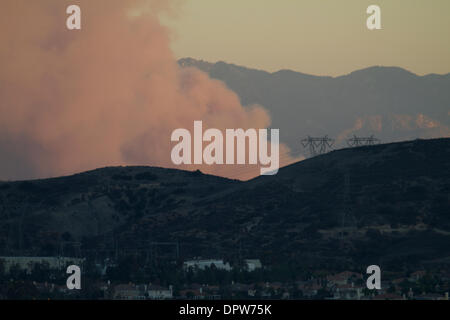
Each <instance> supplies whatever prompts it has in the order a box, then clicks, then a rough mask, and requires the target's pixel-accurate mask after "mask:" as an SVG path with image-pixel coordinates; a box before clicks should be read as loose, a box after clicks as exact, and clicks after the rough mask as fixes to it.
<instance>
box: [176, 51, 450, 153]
mask: <svg viewBox="0 0 450 320" xmlns="http://www.w3.org/2000/svg"><path fill="white" fill-rule="evenodd" d="M179 64H180V65H181V66H183V67H196V68H198V69H200V70H202V71H204V72H206V73H208V74H209V75H210V76H211V77H212V78H215V79H218V80H221V81H223V82H224V83H225V84H226V85H227V86H228V87H229V88H230V89H232V90H233V91H234V92H236V93H237V95H238V96H239V97H240V99H241V101H242V103H243V104H244V105H251V104H260V105H262V106H264V107H265V108H266V109H267V110H268V111H269V112H270V114H271V117H272V127H273V128H279V129H280V139H281V141H282V142H285V143H286V144H288V146H290V148H291V149H292V151H293V152H294V154H298V153H303V154H304V150H302V149H301V145H300V140H301V139H302V138H304V137H306V136H307V135H311V136H324V135H327V134H328V135H329V136H330V137H333V138H335V139H336V140H337V141H336V145H337V146H338V147H342V146H345V145H346V143H345V140H346V138H348V137H351V136H353V134H355V135H358V136H370V135H372V134H373V135H375V136H376V137H377V138H379V139H381V140H382V141H383V142H394V141H403V140H410V139H415V138H438V137H450V74H446V75H437V74H429V75H426V76H418V75H415V74H413V73H411V72H409V71H407V70H404V69H401V68H398V67H378V66H377V67H370V68H367V69H363V70H358V71H355V72H352V73H350V74H348V75H343V76H339V77H324V76H313V75H308V74H303V73H300V72H294V71H291V70H280V71H277V72H274V73H269V72H266V71H261V70H254V69H249V68H245V67H242V66H237V65H234V64H228V63H225V62H217V63H209V62H206V61H199V60H195V59H192V58H185V59H181V60H179Z"/></svg>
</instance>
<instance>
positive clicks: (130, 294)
mask: <svg viewBox="0 0 450 320" xmlns="http://www.w3.org/2000/svg"><path fill="white" fill-rule="evenodd" d="M113 299H114V300H144V299H145V293H144V292H142V290H140V289H139V288H138V287H137V286H136V285H134V284H131V283H130V284H119V285H117V286H115V287H114V295H113Z"/></svg>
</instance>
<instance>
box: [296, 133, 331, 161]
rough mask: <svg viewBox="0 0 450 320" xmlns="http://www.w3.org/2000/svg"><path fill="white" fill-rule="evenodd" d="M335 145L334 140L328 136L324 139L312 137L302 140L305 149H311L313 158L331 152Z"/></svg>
mask: <svg viewBox="0 0 450 320" xmlns="http://www.w3.org/2000/svg"><path fill="white" fill-rule="evenodd" d="M333 144H334V139H331V138H328V135H326V136H324V137H310V136H308V138H306V139H303V140H302V145H303V147H304V148H308V149H309V154H310V155H311V157H315V156H317V155H320V154H324V153H326V152H328V151H330V150H331V148H332V147H333Z"/></svg>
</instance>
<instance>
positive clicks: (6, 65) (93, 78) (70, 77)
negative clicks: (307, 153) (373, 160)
mask: <svg viewBox="0 0 450 320" xmlns="http://www.w3.org/2000/svg"><path fill="white" fill-rule="evenodd" d="M71 4H77V5H79V6H80V7H81V12H82V29H81V30H68V29H67V28H66V19H67V17H68V15H67V14H66V8H67V6H69V5H71ZM170 10H174V8H173V6H172V2H169V1H162V0H145V1H140V0H136V1H134V0H94V1H93V0H81V1H74V0H71V1H65V0H40V1H29V0H2V10H0V34H1V36H0V38H1V41H2V45H1V49H0V70H1V72H0V159H1V160H0V179H24V178H37V177H49V176H58V175H64V174H71V173H75V172H80V171H84V170H89V169H93V168H98V167H102V166H111V165H152V166H162V167H173V165H172V162H171V160H170V150H171V148H172V146H173V145H172V143H171V141H170V136H171V132H172V131H173V130H174V129H176V128H191V127H192V124H193V121H194V120H202V121H203V123H204V124H205V127H213V128H218V129H222V130H225V128H244V129H246V128H265V127H267V126H268V125H269V124H270V117H269V115H268V114H267V113H266V111H265V110H264V109H263V108H261V107H259V106H246V107H243V106H242V105H241V103H240V101H239V98H238V97H237V95H236V94H235V93H233V92H232V91H230V90H229V89H228V88H226V86H225V85H224V84H223V83H221V82H219V81H217V80H212V79H210V78H209V77H208V76H207V75H206V74H204V73H202V72H200V71H199V70H197V69H193V68H180V67H179V66H178V65H177V63H176V59H175V57H174V55H173V53H172V52H171V50H170V47H169V36H168V30H167V29H166V28H165V27H164V26H162V25H161V24H160V22H159V19H158V14H160V13H162V12H163V11H166V12H167V11H170ZM205 27H207V26H205ZM205 129H206V128H205ZM280 150H281V152H283V151H282V150H284V154H288V150H287V149H286V148H285V146H281V149H280ZM291 161H292V159H290V157H285V159H282V161H281V162H282V163H283V164H286V163H288V162H291ZM187 169H195V168H193V167H189V168H187ZM201 169H202V171H206V172H209V173H216V172H217V173H218V174H221V175H224V176H230V177H235V178H237V177H236V176H235V173H236V171H233V169H232V168H231V169H224V168H223V167H221V168H217V167H209V166H204V167H201ZM233 172H235V173H233ZM239 172H241V173H242V174H241V175H240V176H239V177H238V178H249V177H250V176H254V175H257V174H258V172H259V169H258V168H254V170H250V171H249V170H244V172H242V170H241V171H239Z"/></svg>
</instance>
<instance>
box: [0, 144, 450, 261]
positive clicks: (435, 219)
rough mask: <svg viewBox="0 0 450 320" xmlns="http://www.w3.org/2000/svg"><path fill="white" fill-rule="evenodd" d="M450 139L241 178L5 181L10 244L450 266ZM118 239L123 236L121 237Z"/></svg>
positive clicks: (107, 175)
mask: <svg viewBox="0 0 450 320" xmlns="http://www.w3.org/2000/svg"><path fill="white" fill-rule="evenodd" d="M449 158H450V139H434V140H414V141H406V142H400V143H390V144H381V145H376V146H368V147H359V148H349V149H342V150H337V151H333V152H330V153H328V154H325V155H321V156H317V157H314V158H310V159H307V160H305V161H301V162H298V163H295V164H292V165H290V166H288V167H284V168H281V169H280V171H279V173H278V174H277V175H275V176H261V177H258V178H256V179H253V180H250V181H247V182H241V181H236V180H229V179H224V178H220V177H215V176H210V175H205V174H202V173H201V172H199V171H197V172H190V171H181V170H174V169H163V168H153V167H109V168H102V169H97V170H93V171H89V172H85V173H80V174H77V175H73V176H68V177H60V178H54V179H45V180H34V181H17V182H2V183H0V250H1V251H2V253H3V254H5V255H6V254H20V255H27V254H28V255H52V254H57V253H58V248H59V246H60V243H61V242H62V241H80V242H81V243H82V246H83V248H84V249H86V252H87V251H89V249H95V248H112V247H114V246H115V245H116V243H118V244H119V246H120V249H123V250H133V249H136V248H140V247H141V246H142V243H143V242H144V241H165V242H170V241H177V242H179V243H180V245H181V254H182V257H184V258H189V257H195V256H203V257H222V258H227V259H236V258H237V257H238V256H244V257H257V258H260V259H262V260H263V261H264V263H265V264H268V265H270V264H276V263H280V262H281V261H289V262H292V263H295V264H303V265H308V266H317V267H320V266H327V267H330V266H336V267H338V266H340V267H342V268H347V267H351V266H355V265H360V264H366V265H368V264H380V265H382V266H386V267H389V268H398V267H401V266H402V265H405V264H407V265H424V264H431V265H440V264H448V263H450V249H449V248H450V246H449V244H450V210H449V209H450V202H449V201H450V199H449V194H450V162H449V161H448V159H449ZM111 239H113V240H111Z"/></svg>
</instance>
